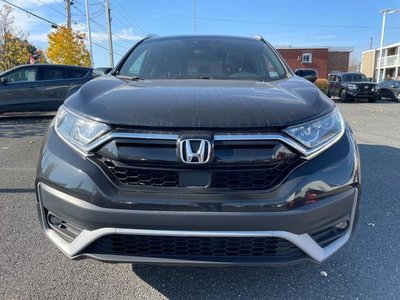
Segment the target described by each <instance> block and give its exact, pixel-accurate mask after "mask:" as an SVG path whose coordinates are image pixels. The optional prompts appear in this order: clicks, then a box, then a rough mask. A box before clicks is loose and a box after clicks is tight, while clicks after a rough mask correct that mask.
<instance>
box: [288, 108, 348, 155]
mask: <svg viewBox="0 0 400 300" xmlns="http://www.w3.org/2000/svg"><path fill="white" fill-rule="evenodd" d="M343 131H344V121H343V117H342V115H341V114H340V112H339V111H338V110H337V109H335V110H334V111H332V112H331V113H329V114H327V115H325V116H323V117H321V118H318V119H316V120H313V121H310V122H307V123H303V124H300V125H296V126H292V127H289V128H287V129H285V130H284V132H286V133H287V134H288V135H290V136H291V137H292V138H294V139H295V140H297V141H298V142H300V143H301V144H303V145H304V146H306V147H307V148H314V147H318V146H320V145H322V144H324V143H327V142H328V141H329V140H331V139H333V138H334V137H336V136H337V135H340V134H342V133H343Z"/></svg>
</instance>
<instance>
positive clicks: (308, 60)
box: [301, 53, 312, 64]
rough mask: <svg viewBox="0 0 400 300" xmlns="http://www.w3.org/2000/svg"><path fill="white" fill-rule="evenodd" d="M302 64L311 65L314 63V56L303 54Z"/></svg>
mask: <svg viewBox="0 0 400 300" xmlns="http://www.w3.org/2000/svg"><path fill="white" fill-rule="evenodd" d="M301 63H302V64H304V63H306V64H310V63H312V54H311V53H303V54H302V56H301Z"/></svg>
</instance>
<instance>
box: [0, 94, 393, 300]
mask: <svg viewBox="0 0 400 300" xmlns="http://www.w3.org/2000/svg"><path fill="white" fill-rule="evenodd" d="M338 106H339V107H340V109H341V111H342V112H343V114H344V115H345V117H346V119H347V120H348V122H349V123H350V125H351V127H352V128H353V130H354V132H355V134H356V137H357V141H358V143H359V148H360V152H361V160H362V184H363V187H362V203H361V215H360V219H359V223H358V228H357V230H356V232H355V235H354V236H353V238H352V239H351V241H350V242H349V243H348V244H347V245H346V246H345V247H344V248H343V249H342V250H341V251H339V252H338V253H337V254H335V255H334V256H333V257H331V258H330V259H329V260H328V261H327V262H325V263H324V264H322V265H313V264H301V265H296V266H292V267H286V268H247V267H246V268H228V267H226V268H205V267H203V268H195V267H162V266H146V265H137V266H132V265H131V264H104V263H100V262H96V261H92V260H83V261H70V260H69V259H67V258H66V257H65V256H64V255H63V254H62V253H61V252H60V251H59V250H57V249H56V247H55V246H54V245H53V244H52V243H51V242H50V241H48V240H47V239H46V238H45V236H44V234H43V233H42V231H41V229H40V227H39V223H38V220H37V212H36V198H35V194H34V177H35V165H36V158H37V155H38V152H39V150H40V146H41V142H42V138H43V134H44V132H45V130H46V127H47V126H48V123H49V122H50V119H49V118H12V119H11V118H10V119H4V118H2V119H0V299H26V298H32V299H41V298H45V299H47V298H49V299H50V298H66V299H89V298H90V299H138V298H141V299H144V298H146V299H149V298H152V299H158V298H171V299H188V298H190V299H196V298H208V299H212V298H227V299H232V298H245V299H247V298H248V299H250V298H251V299H254V298H276V297H279V298H287V299H292V298H297V299H298V298H301V299H314V298H326V299H329V298H332V299H333V298H335V299H337V298H344V299H398V298H399V296H400V289H399V287H400V246H399V245H400V233H399V232H400V217H399V216H400V196H399V194H400V133H399V129H400V103H394V102H384V101H381V102H380V103H375V104H369V103H357V104H354V103H349V104H339V105H338ZM65 175H66V176H68V174H65ZM321 272H326V274H327V276H322V275H321Z"/></svg>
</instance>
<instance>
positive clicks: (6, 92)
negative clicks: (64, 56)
mask: <svg viewBox="0 0 400 300" xmlns="http://www.w3.org/2000/svg"><path fill="white" fill-rule="evenodd" d="M92 78H93V74H92V69H91V68H85V67H76V66H66V65H50V64H34V65H23V66H18V67H16V68H14V69H11V70H8V71H6V72H4V73H2V74H0V113H4V112H21V111H51V110H57V109H58V108H59V107H60V106H61V105H62V104H63V102H64V100H65V99H66V98H67V97H68V96H69V95H71V94H73V93H74V92H75V91H77V90H78V89H79V87H81V85H82V84H84V83H86V82H88V81H89V80H91V79H92Z"/></svg>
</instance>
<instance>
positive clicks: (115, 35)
mask: <svg viewBox="0 0 400 300" xmlns="http://www.w3.org/2000/svg"><path fill="white" fill-rule="evenodd" d="M73 7H74V8H75V9H76V10H77V11H79V12H80V13H84V12H83V11H82V10H80V9H79V8H78V7H76V6H75V5H74V6H73ZM85 15H86V14H85ZM89 19H90V20H91V21H92V22H93V23H95V24H96V25H97V26H98V27H99V28H101V29H103V30H104V31H105V32H106V33H107V28H105V27H104V26H103V25H102V24H100V23H99V22H97V21H96V20H94V19H93V18H92V17H89ZM113 36H114V37H116V38H118V39H120V40H121V41H122V42H125V43H127V44H129V46H132V43H130V42H128V41H127V40H126V39H124V38H123V37H121V36H119V35H117V34H115V33H113Z"/></svg>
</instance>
